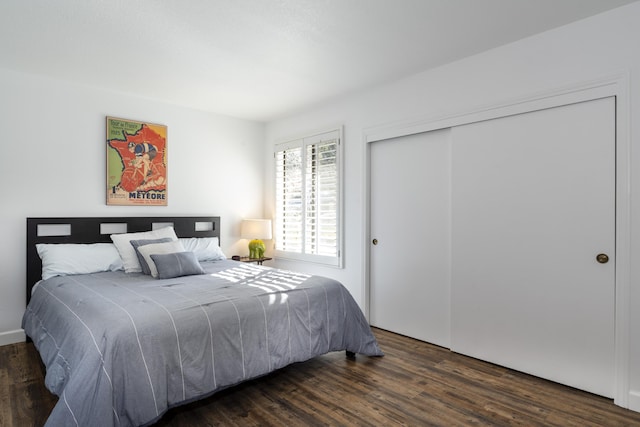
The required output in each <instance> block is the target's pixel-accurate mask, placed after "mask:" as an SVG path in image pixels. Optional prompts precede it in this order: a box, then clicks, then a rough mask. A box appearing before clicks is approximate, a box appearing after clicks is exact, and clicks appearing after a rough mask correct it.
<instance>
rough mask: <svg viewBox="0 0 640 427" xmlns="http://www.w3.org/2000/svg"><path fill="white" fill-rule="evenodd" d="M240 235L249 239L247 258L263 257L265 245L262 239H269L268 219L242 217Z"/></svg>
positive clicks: (269, 222) (269, 223) (269, 224)
mask: <svg viewBox="0 0 640 427" xmlns="http://www.w3.org/2000/svg"><path fill="white" fill-rule="evenodd" d="M240 236H241V237H242V238H243V239H251V241H250V242H249V258H251V259H259V258H263V257H264V251H265V250H266V246H265V245H264V242H263V241H262V239H267V240H270V239H271V238H272V237H271V220H270V219H244V220H242V224H241V226H240Z"/></svg>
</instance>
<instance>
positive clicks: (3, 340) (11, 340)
mask: <svg viewBox="0 0 640 427" xmlns="http://www.w3.org/2000/svg"><path fill="white" fill-rule="evenodd" d="M26 339H27V338H26V335H25V334H24V330H23V329H16V330H15V331H7V332H0V346H2V345H9V344H15V343H19V342H25V340H26Z"/></svg>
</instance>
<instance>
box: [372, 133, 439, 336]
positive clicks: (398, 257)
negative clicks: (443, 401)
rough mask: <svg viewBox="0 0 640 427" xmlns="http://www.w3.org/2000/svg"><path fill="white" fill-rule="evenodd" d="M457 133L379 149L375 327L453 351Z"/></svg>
mask: <svg viewBox="0 0 640 427" xmlns="http://www.w3.org/2000/svg"><path fill="white" fill-rule="evenodd" d="M449 135H450V131H449V130H441V131H434V132H428V133H422V134H418V135H411V136H406V137H402V138H396V139H390V140H385V141H379V142H374V143H372V146H371V151H370V154H371V162H370V164H371V181H370V183H371V238H372V241H373V239H376V240H375V241H376V243H377V244H373V243H372V242H371V244H370V322H371V324H372V325H374V326H377V327H379V328H383V329H386V330H390V331H393V332H397V333H400V334H403V335H407V336H410V337H414V338H417V339H420V340H423V341H427V342H431V343H434V344H438V345H441V346H445V347H448V346H449V337H450V330H449V321H450V250H449V245H450V238H451V237H450V226H449V225H450V204H451V200H450V148H451V146H450V140H449Z"/></svg>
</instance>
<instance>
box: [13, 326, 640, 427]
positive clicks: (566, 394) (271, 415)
mask: <svg viewBox="0 0 640 427" xmlns="http://www.w3.org/2000/svg"><path fill="white" fill-rule="evenodd" d="M374 333H375V334H376V337H377V338H378V341H379V343H380V346H381V347H382V349H383V351H384V352H385V353H386V355H385V357H382V358H368V357H364V356H358V357H357V359H356V360H355V361H353V360H348V359H347V358H345V355H344V352H338V353H332V354H329V355H325V356H322V357H318V358H315V359H313V360H310V361H308V362H305V363H299V364H295V365H293V366H289V367H287V368H284V369H282V370H280V371H278V372H275V373H273V374H270V375H267V376H265V377H262V378H259V379H256V380H252V381H249V382H246V383H243V384H240V385H238V386H236V387H232V388H229V389H227V390H224V391H221V392H219V393H217V394H215V395H213V396H211V397H209V398H208V399H205V400H202V401H199V402H195V403H191V404H189V405H185V406H181V407H178V408H174V409H172V410H170V411H169V412H167V413H166V414H165V415H164V417H163V418H162V419H161V420H160V421H159V422H158V423H157V424H156V426H172V427H173V426H185V427H186V426H189V427H192V426H280V425H282V426H296V425H303V426H325V425H331V426H389V425H391V426H395V425H405V426H428V425H435V426H469V425H490V426H512V425H524V426H640V413H635V412H632V411H628V410H626V409H623V408H620V407H618V406H615V405H614V404H613V402H612V401H611V400H608V399H605V398H602V397H599V396H595V395H592V394H589V393H586V392H583V391H579V390H575V389H572V388H569V387H565V386H562V385H559V384H556V383H552V382H549V381H545V380H542V379H540V378H536V377H532V376H529V375H525V374H522V373H520V372H515V371H512V370H509V369H506V368H502V367H499V366H495V365H492V364H490V363H486V362H482V361H479V360H475V359H472V358H468V357H465V356H461V355H458V354H455V353H452V352H450V351H448V350H446V349H442V348H440V347H436V346H433V345H430V344H426V343H423V342H420V341H416V340H413V339H410V338H406V337H402V336H399V335H396V334H392V333H390V332H386V331H382V330H379V329H374ZM55 402H56V398H55V396H53V395H51V394H50V393H49V392H48V391H47V390H46V389H45V387H44V382H43V371H42V367H41V364H40V362H39V357H38V355H37V353H36V351H35V349H34V348H33V345H32V344H26V343H20V344H13V345H8V346H3V347H0V426H19V427H23V426H41V425H43V424H44V421H45V420H46V418H47V415H48V414H49V412H50V411H51V408H52V407H53V405H54V404H55Z"/></svg>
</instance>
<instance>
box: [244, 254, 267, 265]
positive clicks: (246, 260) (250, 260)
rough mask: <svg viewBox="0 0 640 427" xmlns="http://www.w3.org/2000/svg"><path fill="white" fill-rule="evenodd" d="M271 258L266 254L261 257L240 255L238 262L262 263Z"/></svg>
mask: <svg viewBox="0 0 640 427" xmlns="http://www.w3.org/2000/svg"><path fill="white" fill-rule="evenodd" d="M271 259H273V258H269V257H267V256H265V257H262V258H249V257H248V256H243V257H240V259H239V261H240V262H255V263H256V264H258V265H262V263H263V262H264V261H270V260H271Z"/></svg>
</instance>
